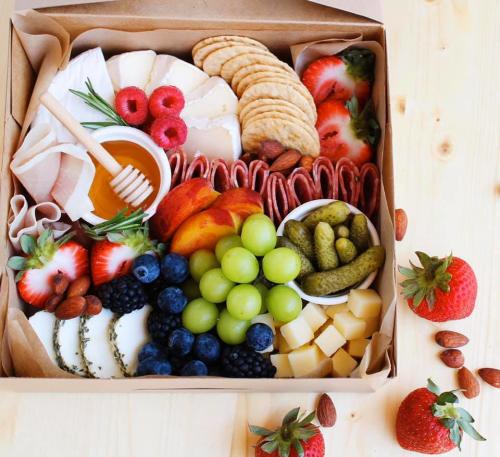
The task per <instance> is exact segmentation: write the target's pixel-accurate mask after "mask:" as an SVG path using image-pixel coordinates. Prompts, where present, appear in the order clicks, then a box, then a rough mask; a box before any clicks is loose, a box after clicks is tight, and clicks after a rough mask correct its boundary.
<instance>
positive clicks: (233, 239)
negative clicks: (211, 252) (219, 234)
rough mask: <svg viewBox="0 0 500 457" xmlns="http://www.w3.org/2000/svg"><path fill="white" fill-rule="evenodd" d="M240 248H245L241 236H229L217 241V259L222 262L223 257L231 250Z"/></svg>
mask: <svg viewBox="0 0 500 457" xmlns="http://www.w3.org/2000/svg"><path fill="white" fill-rule="evenodd" d="M238 246H243V244H242V242H241V238H240V236H239V235H228V236H225V237H224V238H221V239H220V240H219V241H217V244H216V245H215V257H217V260H218V261H219V262H222V257H224V254H225V253H226V252H227V251H229V249H231V248H236V247H238Z"/></svg>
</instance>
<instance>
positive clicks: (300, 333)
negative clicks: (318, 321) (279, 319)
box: [280, 315, 314, 349]
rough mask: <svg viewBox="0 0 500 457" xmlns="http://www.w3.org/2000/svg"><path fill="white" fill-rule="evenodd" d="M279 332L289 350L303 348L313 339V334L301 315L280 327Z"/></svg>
mask: <svg viewBox="0 0 500 457" xmlns="http://www.w3.org/2000/svg"><path fill="white" fill-rule="evenodd" d="M280 332H281V335H282V336H283V338H285V340H286V342H287V344H288V346H290V348H291V349H296V348H298V347H300V346H303V345H304V344H306V343H309V341H311V340H312V339H313V338H314V332H313V331H312V330H311V327H309V324H308V323H307V321H306V319H305V317H304V316H302V315H299V316H298V317H297V318H295V319H294V320H293V321H290V322H288V323H287V324H285V325H283V326H282V327H280Z"/></svg>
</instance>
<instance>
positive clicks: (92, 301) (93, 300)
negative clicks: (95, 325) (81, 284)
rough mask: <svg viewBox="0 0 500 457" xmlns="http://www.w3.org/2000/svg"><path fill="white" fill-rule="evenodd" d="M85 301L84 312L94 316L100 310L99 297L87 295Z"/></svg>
mask: <svg viewBox="0 0 500 457" xmlns="http://www.w3.org/2000/svg"><path fill="white" fill-rule="evenodd" d="M84 298H85V301H86V302H87V308H86V309H85V314H87V315H89V316H95V315H96V314H99V313H100V312H101V311H102V302H101V300H100V299H99V297H96V296H95V295H87V296H86V297H84Z"/></svg>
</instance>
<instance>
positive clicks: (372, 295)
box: [347, 289, 382, 319]
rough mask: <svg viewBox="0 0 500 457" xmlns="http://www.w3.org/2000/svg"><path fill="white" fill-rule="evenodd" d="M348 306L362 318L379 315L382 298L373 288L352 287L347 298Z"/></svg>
mask: <svg viewBox="0 0 500 457" xmlns="http://www.w3.org/2000/svg"><path fill="white" fill-rule="evenodd" d="M347 307H348V308H349V311H351V313H352V314H354V315H355V316H356V317H359V318H361V319H367V318H371V317H377V316H378V315H379V314H380V310H381V309H382V299H381V298H380V295H379V294H378V293H377V292H375V291H374V290H373V289H352V290H351V291H350V292H349V295H348V298H347Z"/></svg>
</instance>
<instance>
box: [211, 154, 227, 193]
mask: <svg viewBox="0 0 500 457" xmlns="http://www.w3.org/2000/svg"><path fill="white" fill-rule="evenodd" d="M209 181H210V182H211V183H212V186H213V188H214V189H215V190H216V191H217V192H224V191H226V190H229V189H231V187H232V186H231V176H230V175H229V165H228V164H227V162H226V161H225V160H224V159H213V160H212V162H211V163H210V174H209Z"/></svg>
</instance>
